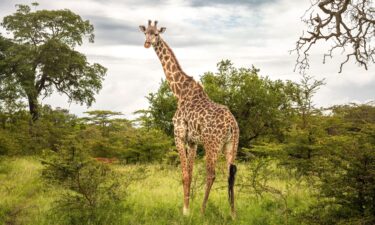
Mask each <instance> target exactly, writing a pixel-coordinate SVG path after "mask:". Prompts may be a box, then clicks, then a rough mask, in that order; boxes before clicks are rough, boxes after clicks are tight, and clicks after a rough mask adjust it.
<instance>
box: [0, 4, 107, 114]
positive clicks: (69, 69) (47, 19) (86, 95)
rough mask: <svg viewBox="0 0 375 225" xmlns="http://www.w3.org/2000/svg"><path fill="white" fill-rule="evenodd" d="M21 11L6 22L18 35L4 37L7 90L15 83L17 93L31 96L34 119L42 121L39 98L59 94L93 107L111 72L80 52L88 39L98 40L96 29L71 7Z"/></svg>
mask: <svg viewBox="0 0 375 225" xmlns="http://www.w3.org/2000/svg"><path fill="white" fill-rule="evenodd" d="M32 5H33V6H37V5H38V4H37V3H33V4H32ZM16 7H17V11H16V12H15V13H14V14H12V15H9V16H6V17H4V18H3V21H2V23H1V25H2V26H3V27H4V28H5V29H6V30H7V31H8V32H9V33H11V34H12V38H10V39H6V38H1V39H0V56H1V57H0V67H1V69H2V70H1V71H0V77H1V80H2V82H1V83H0V85H2V86H3V87H2V88H5V89H7V88H8V89H9V87H10V85H12V86H13V88H12V90H19V91H20V94H21V95H22V97H26V98H27V101H28V104H29V110H30V114H31V116H32V120H33V121H36V120H37V119H38V117H39V109H38V99H39V98H40V97H47V96H50V95H51V94H52V93H53V91H55V90H56V91H57V92H58V93H61V94H65V95H66V96H68V97H69V100H70V101H75V102H78V103H81V104H86V105H88V106H90V105H91V104H92V102H93V101H95V98H94V94H95V93H98V91H99V90H100V89H101V87H102V80H103V78H104V76H105V74H106V68H104V67H103V66H101V65H100V64H97V63H94V64H90V63H88V62H87V58H86V56H85V55H83V54H82V53H80V52H78V51H76V50H75V49H74V48H75V47H76V46H77V45H82V42H83V39H84V38H85V37H87V38H88V40H89V42H93V41H94V33H93V31H94V27H93V25H91V24H90V22H89V21H88V20H83V19H82V18H81V17H80V16H79V15H77V14H75V13H73V12H71V11H70V10H67V9H64V10H37V11H32V10H31V9H30V6H28V5H16Z"/></svg>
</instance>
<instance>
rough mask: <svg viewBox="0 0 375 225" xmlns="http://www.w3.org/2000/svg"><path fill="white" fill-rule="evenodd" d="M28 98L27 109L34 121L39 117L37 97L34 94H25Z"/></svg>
mask: <svg viewBox="0 0 375 225" xmlns="http://www.w3.org/2000/svg"><path fill="white" fill-rule="evenodd" d="M27 98H28V100H29V110H30V115H31V120H32V122H35V121H37V120H38V119H39V107H38V97H37V96H36V95H32V94H31V95H30V94H28V95H27Z"/></svg>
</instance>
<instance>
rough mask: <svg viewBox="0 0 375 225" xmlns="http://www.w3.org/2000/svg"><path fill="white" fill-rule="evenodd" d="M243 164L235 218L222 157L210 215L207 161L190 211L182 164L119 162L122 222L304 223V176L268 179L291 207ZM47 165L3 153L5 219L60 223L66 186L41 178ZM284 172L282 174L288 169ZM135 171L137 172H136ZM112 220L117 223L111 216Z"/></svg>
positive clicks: (1, 210)
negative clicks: (56, 208)
mask: <svg viewBox="0 0 375 225" xmlns="http://www.w3.org/2000/svg"><path fill="white" fill-rule="evenodd" d="M238 167H239V169H238V174H237V176H238V177H237V181H238V182H237V185H236V187H235V192H236V208H237V218H236V219H235V220H233V219H232V218H231V217H230V208H229V203H228V196H227V186H226V185H227V182H226V171H225V163H222V162H220V163H219V166H218V169H217V175H216V180H215V183H214V186H213V189H212V191H211V194H210V198H209V202H208V205H207V209H206V214H205V215H201V213H200V206H201V203H202V200H203V193H204V184H205V172H204V171H205V169H204V168H205V167H204V163H203V162H201V161H198V162H197V163H196V166H195V168H194V171H195V172H194V180H193V187H192V191H193V195H192V198H191V205H190V215H189V216H182V199H183V192H182V184H181V172H180V168H179V167H175V166H168V165H159V164H152V165H113V169H114V170H115V171H116V172H117V174H118V176H119V179H120V181H122V182H123V183H124V184H125V185H124V187H123V188H124V191H125V192H126V195H124V199H123V204H124V205H125V207H124V211H123V212H122V214H121V215H119V216H120V217H121V218H120V221H121V223H120V224H194V225H195V224H254V225H262V224H301V223H300V222H298V221H297V220H296V219H295V218H296V217H295V215H297V214H298V213H299V212H300V211H303V210H304V209H305V208H306V207H307V206H308V204H309V202H311V201H313V199H312V197H311V196H310V194H309V193H310V192H309V190H308V189H307V187H306V185H304V184H303V182H297V181H296V180H293V179H292V178H290V177H288V176H286V177H285V178H283V177H282V176H277V177H276V176H271V177H270V178H269V180H268V184H269V185H270V186H272V187H274V188H277V190H280V191H281V192H282V193H283V196H285V200H286V202H287V208H285V204H284V201H283V199H281V198H280V197H279V196H277V195H275V194H273V193H269V192H263V193H260V194H255V192H254V190H253V189H252V188H248V187H247V186H246V185H244V184H243V183H241V182H245V181H246V179H245V178H246V176H248V175H249V174H251V173H250V172H251V171H250V168H249V167H248V165H246V164H240V165H239V166H238ZM41 169H42V165H41V164H40V163H39V161H38V160H36V159H35V158H3V159H2V160H1V161H0V224H33V225H36V224H56V221H55V220H54V218H53V216H51V215H50V211H51V208H52V207H53V202H54V201H55V200H56V199H57V198H58V197H59V194H60V193H61V191H62V190H61V189H59V188H58V187H54V186H46V184H44V183H43V180H42V179H41V178H40V171H41ZM134 171H137V172H136V173H135V172H134ZM276 172H277V171H276ZM278 173H281V174H282V171H278ZM132 174H136V175H137V176H136V177H131V175H132ZM129 176H130V177H129ZM280 177H281V178H280ZM129 178H131V179H132V181H131V182H129ZM66 213H69V212H66ZM286 216H287V217H286ZM117 219H118V218H116V220H117ZM117 221H118V220H117ZM107 224H112V223H111V218H108V223H107Z"/></svg>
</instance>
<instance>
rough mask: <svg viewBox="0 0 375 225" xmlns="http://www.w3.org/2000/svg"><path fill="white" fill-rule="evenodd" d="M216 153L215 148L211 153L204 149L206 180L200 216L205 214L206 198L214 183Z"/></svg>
mask: <svg viewBox="0 0 375 225" xmlns="http://www.w3.org/2000/svg"><path fill="white" fill-rule="evenodd" d="M217 153H219V151H217V148H216V149H214V151H212V149H207V148H206V154H207V157H206V158H207V159H206V161H207V162H206V171H207V175H206V176H207V178H206V191H205V194H204V198H203V203H202V208H201V212H202V214H204V213H205V210H206V205H207V201H208V197H209V195H210V191H211V188H212V185H213V183H214V181H215V166H216V161H217Z"/></svg>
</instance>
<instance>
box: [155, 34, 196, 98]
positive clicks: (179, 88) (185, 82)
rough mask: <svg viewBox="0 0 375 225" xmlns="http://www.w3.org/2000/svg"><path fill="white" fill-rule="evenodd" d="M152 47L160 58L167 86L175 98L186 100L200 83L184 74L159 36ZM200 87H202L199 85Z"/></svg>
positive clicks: (170, 50)
mask: <svg viewBox="0 0 375 225" xmlns="http://www.w3.org/2000/svg"><path fill="white" fill-rule="evenodd" d="M153 47H154V50H155V52H156V54H157V56H158V57H159V59H160V62H161V65H162V67H163V70H164V73H165V76H166V78H167V81H168V84H169V87H170V88H171V90H172V92H173V94H174V96H175V97H176V98H177V100H178V101H181V100H186V99H188V98H189V97H191V96H192V94H193V92H196V91H197V90H198V89H199V87H200V85H199V84H198V83H197V82H196V81H194V79H193V78H192V77H190V76H188V75H186V74H185V72H184V71H183V70H182V69H181V66H180V64H179V63H178V61H177V58H176V56H175V55H174V53H173V51H172V49H171V48H170V47H169V46H168V45H167V43H166V42H165V41H164V40H163V39H161V37H160V40H159V41H158V42H157V44H156V45H154V46H153ZM198 86H199V87H198ZM197 88H198V89H197ZM200 89H202V88H201V87H200ZM202 91H203V89H202Z"/></svg>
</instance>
